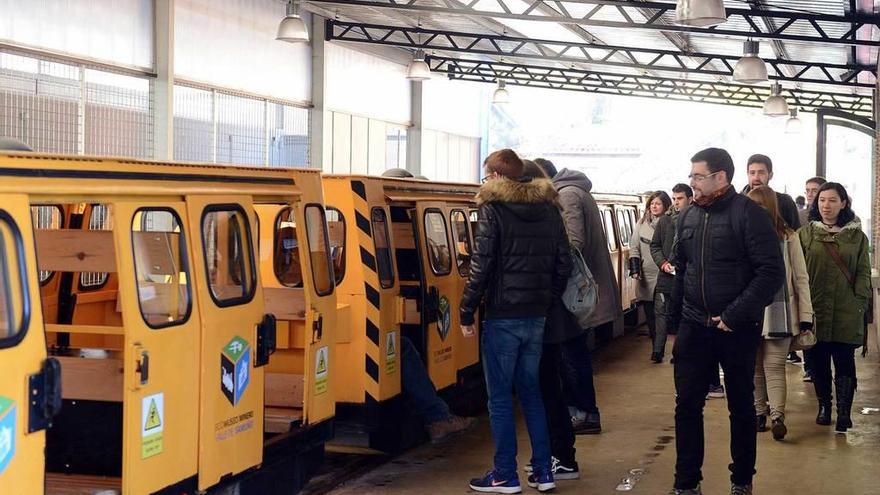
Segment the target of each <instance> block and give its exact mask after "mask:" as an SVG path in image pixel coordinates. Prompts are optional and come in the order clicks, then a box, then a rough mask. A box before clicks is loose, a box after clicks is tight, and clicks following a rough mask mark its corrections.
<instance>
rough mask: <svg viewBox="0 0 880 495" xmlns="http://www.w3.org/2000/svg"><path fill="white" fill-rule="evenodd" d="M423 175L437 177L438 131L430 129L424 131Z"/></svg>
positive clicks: (431, 177) (430, 177)
mask: <svg viewBox="0 0 880 495" xmlns="http://www.w3.org/2000/svg"><path fill="white" fill-rule="evenodd" d="M422 175H424V176H425V177H427V178H429V179H435V178H436V177H437V132H436V131H432V130H430V129H426V130H424V131H422Z"/></svg>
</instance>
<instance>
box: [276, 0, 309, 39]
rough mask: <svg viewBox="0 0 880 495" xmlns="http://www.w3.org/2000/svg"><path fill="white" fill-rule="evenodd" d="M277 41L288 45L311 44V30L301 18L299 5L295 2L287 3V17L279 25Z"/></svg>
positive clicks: (290, 0) (293, 0)
mask: <svg viewBox="0 0 880 495" xmlns="http://www.w3.org/2000/svg"><path fill="white" fill-rule="evenodd" d="M275 39H276V40H279V41H286V42H288V43H308V42H309V30H308V29H306V23H305V22H303V20H302V18H301V17H300V16H299V4H297V2H296V1H295V0H289V1H288V2H287V15H286V16H285V17H284V19H281V23H280V24H278V34H277V35H275Z"/></svg>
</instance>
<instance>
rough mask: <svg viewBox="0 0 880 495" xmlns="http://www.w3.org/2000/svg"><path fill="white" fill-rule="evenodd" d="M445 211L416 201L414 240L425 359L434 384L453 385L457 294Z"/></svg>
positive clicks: (442, 386) (431, 204)
mask: <svg viewBox="0 0 880 495" xmlns="http://www.w3.org/2000/svg"><path fill="white" fill-rule="evenodd" d="M446 219H447V213H446V209H445V208H444V205H443V203H437V202H418V203H416V218H415V226H416V239H417V244H418V249H419V257H420V259H421V266H422V278H423V280H424V283H423V284H422V292H423V297H422V301H424V303H423V305H422V307H423V311H422V325H423V327H424V328H425V331H426V333H427V338H426V341H427V346H426V349H427V350H426V353H425V359H426V360H427V364H428V373H429V374H430V375H431V379H432V380H433V382H434V385H435V386H436V387H437V388H438V389H441V388H444V387H447V386H449V385H453V384H455V381H456V371H457V370H456V366H455V345H454V342H455V340H456V337H455V336H450V335H449V334H450V332H460V330H459V324H458V312H457V311H453V310H452V309H453V301H454V298H456V297H460V292H457V287H458V283H457V282H456V278H455V277H453V276H452V271H453V266H452V265H453V259H452V252H453V251H452V248H451V245H450V241H449V228H448V222H447V220H446Z"/></svg>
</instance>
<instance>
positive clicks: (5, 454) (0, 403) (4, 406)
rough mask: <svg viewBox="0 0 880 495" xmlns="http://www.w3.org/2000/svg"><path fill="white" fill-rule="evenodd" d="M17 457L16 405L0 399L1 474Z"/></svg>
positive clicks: (10, 400)
mask: <svg viewBox="0 0 880 495" xmlns="http://www.w3.org/2000/svg"><path fill="white" fill-rule="evenodd" d="M13 457H15V403H14V402H12V399H7V398H6V397H0V474H3V471H6V468H7V466H9V461H11V460H12V458H13Z"/></svg>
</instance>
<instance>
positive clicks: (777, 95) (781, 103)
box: [764, 83, 788, 117]
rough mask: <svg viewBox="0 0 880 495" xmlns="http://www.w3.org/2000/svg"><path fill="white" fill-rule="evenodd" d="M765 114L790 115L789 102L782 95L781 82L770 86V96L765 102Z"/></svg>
mask: <svg viewBox="0 0 880 495" xmlns="http://www.w3.org/2000/svg"><path fill="white" fill-rule="evenodd" d="M764 115H767V116H769V117H784V116H786V115H788V102H786V101H785V98H784V97H783V96H782V86H781V85H780V84H779V83H774V84H773V85H772V86H770V97H769V98H767V101H765V102H764Z"/></svg>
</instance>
